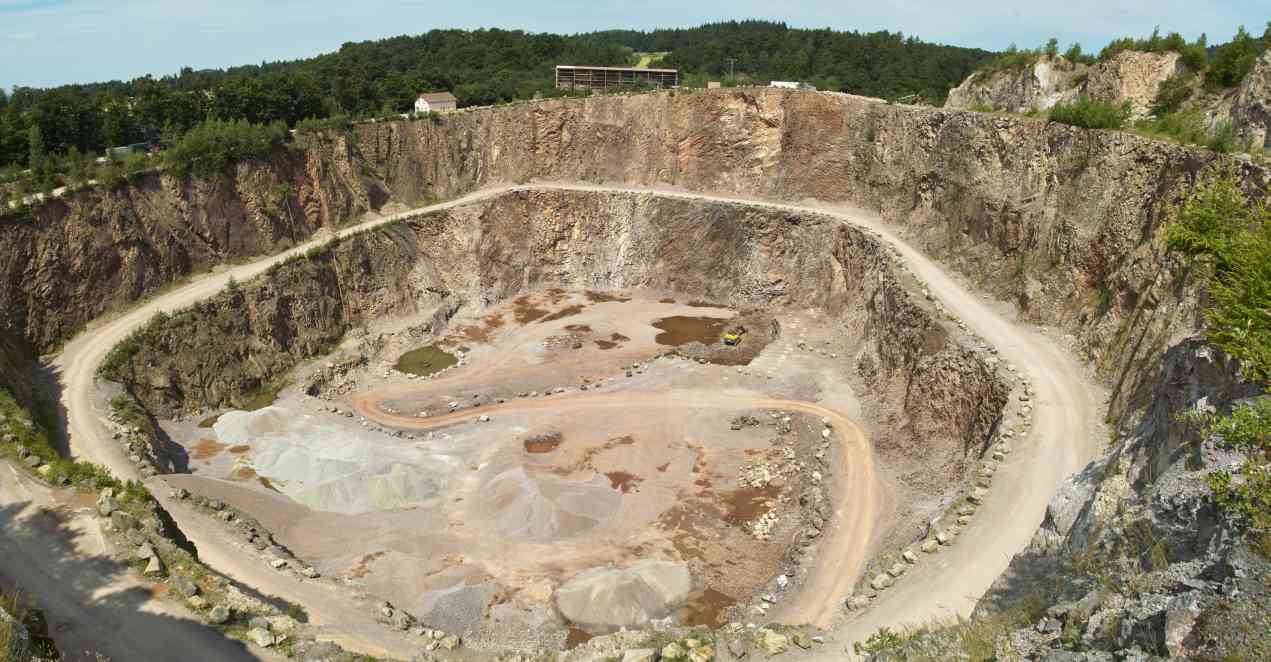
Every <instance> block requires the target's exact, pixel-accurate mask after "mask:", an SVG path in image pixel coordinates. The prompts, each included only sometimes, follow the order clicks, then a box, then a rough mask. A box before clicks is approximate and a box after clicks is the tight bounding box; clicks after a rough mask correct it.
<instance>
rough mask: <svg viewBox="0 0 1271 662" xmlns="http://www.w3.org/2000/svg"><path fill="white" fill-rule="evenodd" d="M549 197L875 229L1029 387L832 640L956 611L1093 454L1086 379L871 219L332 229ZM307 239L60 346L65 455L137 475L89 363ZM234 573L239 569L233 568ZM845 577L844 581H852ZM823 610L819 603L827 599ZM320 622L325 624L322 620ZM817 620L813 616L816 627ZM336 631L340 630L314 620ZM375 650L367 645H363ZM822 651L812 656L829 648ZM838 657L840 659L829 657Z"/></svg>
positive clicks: (815, 208) (847, 214)
mask: <svg viewBox="0 0 1271 662" xmlns="http://www.w3.org/2000/svg"><path fill="white" fill-rule="evenodd" d="M533 189H558V190H580V191H602V192H627V193H642V194H656V195H664V196H670V197H678V198H685V199H696V200H707V201H714V202H724V203H730V202H731V203H743V204H752V205H759V206H763V207H766V208H769V209H777V210H786V211H792V212H803V213H806V212H814V213H821V214H825V215H827V216H829V217H832V218H834V219H837V220H839V221H841V222H844V223H851V224H853V225H857V226H860V227H862V228H865V229H868V230H871V231H873V232H875V233H876V234H877V235H878V236H879V237H881V239H882V240H883V241H885V242H886V243H888V244H891V245H893V246H895V247H896V248H897V249H899V250H900V252H901V254H902V255H903V257H904V259H905V260H907V261H908V262H909V264H910V265H911V267H912V268H913V270H914V272H915V273H916V274H918V275H919V276H920V277H921V278H923V279H924V280H925V281H927V284H928V288H929V290H930V291H931V293H932V294H933V295H934V296H935V297H937V298H938V299H940V300H941V301H942V302H943V303H944V305H945V306H946V307H947V308H948V309H949V310H950V311H951V312H953V313H954V314H955V315H957V316H958V317H960V318H962V319H963V320H965V321H966V323H967V325H968V326H969V327H970V328H971V329H972V330H973V331H975V332H977V333H978V334H979V335H980V336H982V337H983V338H985V339H986V340H987V341H988V342H990V343H992V344H993V345H995V346H996V347H997V349H998V350H999V355H1000V356H1001V357H1002V358H1003V359H1005V360H1007V361H1010V362H1012V363H1014V364H1015V365H1017V366H1020V372H1021V374H1022V375H1023V376H1025V377H1027V378H1028V379H1029V380H1031V381H1032V383H1033V387H1034V389H1035V392H1036V396H1035V398H1034V410H1033V412H1034V429H1033V432H1032V434H1031V435H1030V437H1029V440H1028V442H1026V443H1023V444H1018V446H1019V447H1018V448H1017V451H1016V453H1014V454H1012V455H1011V456H1010V460H1009V461H1008V462H1007V463H1006V464H1005V466H1004V467H1003V468H1002V470H1001V471H1000V472H999V473H998V474H997V478H996V480H995V484H994V487H993V489H992V490H991V492H990V496H989V498H988V500H987V502H986V503H985V504H984V506H983V507H982V508H981V509H980V511H979V514H977V516H976V518H975V520H974V522H973V523H972V524H971V526H969V527H968V528H967V529H966V530H965V531H964V532H963V534H962V535H961V536H960V538H959V542H958V544H957V545H956V546H954V547H953V548H952V549H946V550H943V551H942V552H941V553H940V554H938V555H936V556H935V557H934V558H930V559H924V561H923V563H922V564H921V566H920V567H918V568H915V569H914V570H912V571H911V572H910V573H908V574H907V575H906V576H905V577H904V578H902V579H901V581H899V582H898V583H897V586H896V587H893V588H892V589H891V590H889V591H888V592H887V593H886V594H884V596H883V597H882V598H881V599H880V600H878V604H877V605H876V606H875V607H874V608H873V609H872V610H871V611H870V612H869V613H867V614H866V616H865V617H863V618H859V619H857V620H855V621H853V622H851V623H850V624H848V625H847V626H846V627H844V628H841V629H840V630H839V631H838V632H836V633H835V636H834V639H835V640H840V641H843V642H850V641H852V640H856V639H860V638H863V637H864V636H867V635H868V634H869V633H870V632H871V631H873V630H874V629H876V628H877V627H878V626H879V625H891V626H898V625H901V624H908V623H922V622H927V621H930V620H931V619H934V618H948V617H950V616H953V615H965V614H967V613H969V611H970V609H971V608H972V607H973V606H974V604H975V601H976V600H977V599H978V596H980V595H982V594H983V592H984V591H985V590H986V589H987V588H988V587H989V585H990V584H991V583H992V581H993V579H994V578H995V577H997V575H998V574H1000V573H1001V571H1002V570H1003V569H1005V567H1006V565H1007V563H1008V562H1009V560H1010V558H1011V556H1012V555H1013V554H1015V553H1016V552H1018V551H1020V550H1022V549H1023V548H1024V547H1025V546H1026V545H1027V543H1028V541H1029V539H1030V538H1031V536H1032V534H1033V531H1034V530H1035V529H1036V527H1037V525H1038V524H1039V523H1040V522H1041V519H1042V516H1043V514H1044V512H1045V507H1046V503H1047V501H1048V500H1049V498H1050V496H1051V494H1053V493H1054V491H1055V488H1056V487H1057V486H1058V485H1059V483H1060V481H1061V480H1063V478H1064V477H1065V476H1067V475H1069V474H1071V473H1073V472H1075V471H1076V470H1078V469H1080V468H1081V467H1082V466H1084V465H1085V464H1086V463H1087V462H1088V461H1089V460H1090V459H1092V458H1093V457H1094V455H1095V452H1096V448H1095V444H1094V438H1093V436H1092V435H1091V434H1090V433H1089V432H1090V430H1091V429H1092V428H1093V427H1094V426H1095V425H1096V424H1097V420H1098V416H1097V414H1096V411H1097V406H1096V402H1095V398H1096V397H1097V395H1096V394H1097V393H1099V388H1098V387H1097V386H1096V385H1094V384H1093V382H1091V381H1090V380H1088V379H1087V378H1086V377H1085V373H1084V371H1083V370H1082V368H1081V366H1080V365H1079V364H1078V363H1077V362H1076V361H1075V360H1074V359H1073V358H1071V357H1070V356H1068V355H1067V354H1066V353H1065V352H1064V351H1063V350H1061V349H1060V348H1059V346H1058V345H1057V344H1056V343H1055V342H1054V341H1053V340H1051V339H1050V338H1048V337H1046V336H1044V335H1042V334H1041V333H1038V332H1036V331H1034V330H1031V329H1029V328H1027V327H1025V326H1024V325H1020V324H1016V323H1014V322H1012V321H1011V320H1009V319H1007V317H1006V316H1005V315H1004V314H1001V313H999V312H998V311H997V310H995V309H994V308H993V307H991V306H990V305H988V304H987V303H985V302H982V301H981V300H980V299H979V298H977V297H976V296H975V295H974V294H973V293H972V292H970V291H969V290H968V289H967V288H965V287H963V286H961V285H960V284H959V283H958V282H957V281H956V280H955V279H954V278H952V277H950V276H949V275H948V274H946V273H945V272H944V271H943V270H942V269H941V268H940V267H938V266H937V265H936V264H935V263H934V262H932V261H931V260H928V259H927V258H925V257H924V256H922V255H921V254H920V253H918V252H917V251H916V250H914V249H913V248H911V247H909V246H908V245H907V244H905V243H904V242H903V241H901V240H900V239H898V238H897V237H896V236H895V235H894V234H892V233H891V232H889V231H888V229H887V228H886V227H885V226H884V224H883V223H882V221H881V220H880V219H879V218H878V216H877V215H876V214H873V213H871V212H865V211H860V210H855V209H847V208H844V207H835V206H824V205H808V206H803V205H794V204H779V203H769V202H763V201H757V200H749V199H744V198H738V197H721V196H712V195H704V194H695V193H685V192H680V191H669V190H654V189H646V188H628V187H606V186H591V185H574V184H535V185H527V186H510V187H501V188H491V189H485V190H482V191H478V192H475V193H473V194H470V195H468V196H465V197H463V198H459V199H456V200H453V201H451V202H447V203H443V204H440V205H434V206H432V207H426V208H423V209H419V210H413V211H411V212H406V213H403V214H397V215H394V216H389V217H385V218H381V219H376V220H372V221H368V222H366V223H363V224H361V225H359V226H356V227H351V228H348V229H346V230H344V231H342V232H341V233H339V234H341V235H344V234H348V233H351V232H356V231H359V230H363V229H366V228H369V227H374V226H376V225H382V224H385V223H390V222H393V221H395V220H398V219H401V218H405V217H408V216H411V215H414V214H417V213H421V212H426V211H435V210H439V209H445V208H450V207H456V206H460V205H464V204H467V203H470V202H473V201H476V200H481V199H486V198H491V197H494V196H497V195H501V194H503V193H505V192H507V191H511V190H533ZM329 240H330V237H326V238H320V239H315V240H313V241H310V242H308V243H306V244H303V245H301V246H298V247H297V248H295V249H292V250H290V251H287V252H285V253H283V254H280V255H277V256H274V257H268V258H263V259H261V260H258V261H255V262H252V263H250V264H246V265H241V266H236V267H232V268H228V269H225V270H223V271H220V272H216V273H213V274H208V275H204V276H201V277H197V278H195V279H194V281H193V282H192V283H190V284H189V285H186V286H184V287H180V288H177V289H175V290H172V291H170V292H168V293H166V294H163V295H161V296H157V297H156V298H154V299H153V300H151V301H150V302H148V303H146V304H143V305H141V306H138V307H137V308H135V309H133V310H131V311H129V312H128V313H126V314H123V315H121V316H119V317H117V318H115V319H113V320H110V321H107V322H104V323H102V324H98V325H95V326H94V327H93V328H90V329H88V330H86V331H84V332H83V333H81V334H80V335H79V336H78V337H76V338H75V339H74V340H73V341H71V342H70V343H68V344H67V345H66V347H65V349H64V350H63V352H62V353H61V354H60V355H59V356H58V358H57V359H56V361H55V364H54V365H55V367H56V368H57V369H58V370H59V372H60V377H61V380H62V386H63V388H64V390H63V395H62V404H63V406H64V407H65V411H66V415H67V428H68V431H69V434H70V444H71V451H72V453H73V454H75V455H76V456H78V457H81V458H84V459H88V460H92V461H94V462H98V463H100V464H104V465H106V466H108V467H109V468H110V469H111V470H112V471H114V472H115V473H116V474H117V475H119V476H121V477H134V476H135V474H136V471H135V469H134V468H133V467H132V466H131V465H130V464H129V462H128V461H127V458H126V457H124V453H123V451H122V450H121V449H120V448H119V447H118V446H117V445H115V444H114V443H113V442H112V441H111V438H110V435H109V434H108V433H107V432H106V428H105V425H104V423H103V421H102V418H101V414H104V413H105V412H98V411H97V409H96V402H97V398H98V396H97V391H96V386H95V383H94V380H95V372H96V369H97V366H98V365H99V364H100V363H101V361H102V359H103V358H104V357H105V355H106V353H107V352H108V351H109V350H110V348H111V347H112V346H113V345H114V344H116V343H118V342H119V341H121V340H122V339H123V338H124V337H126V336H127V334H128V333H130V332H131V331H133V330H134V329H137V328H139V327H141V326H142V325H144V324H145V323H146V322H147V321H148V320H149V319H150V318H151V317H152V316H153V315H154V314H155V313H157V312H159V311H172V310H176V309H179V308H184V307H187V306H190V305H192V304H194V303H196V302H198V301H201V300H203V299H206V298H208V297H211V296H212V295H214V294H216V293H217V292H219V291H220V290H221V289H222V288H224V287H225V284H226V283H227V282H228V281H229V279H230V278H235V279H238V280H246V279H248V278H252V277H254V276H257V275H259V274H261V273H263V272H264V271H265V270H266V269H268V268H269V266H270V265H272V264H274V263H278V262H281V261H283V260H285V259H287V258H288V257H291V256H292V255H295V254H297V253H300V252H303V251H305V250H308V249H309V248H311V247H313V246H316V245H319V244H322V243H325V242H326V241H329ZM222 544H227V543H225V542H222V541H220V540H219V539H217V538H216V537H211V538H210V539H209V540H206V541H201V542H200V548H201V549H203V545H207V546H208V547H209V549H205V550H204V553H205V554H206V553H209V552H210V551H211V549H210V548H211V547H215V546H217V545H222ZM216 555H217V556H218V557H220V558H222V559H224V560H225V561H226V565H225V566H218V569H220V570H221V571H223V572H226V573H227V574H229V575H231V576H237V575H238V574H240V573H236V570H241V569H242V568H241V566H242V565H243V564H244V563H252V562H251V561H247V562H244V561H241V560H238V557H237V555H236V554H235V553H234V551H233V549H232V548H226V549H222V550H217V554H216ZM236 566H239V567H236ZM844 581H851V580H850V579H848V580H844ZM268 584H269V585H263V586H259V588H260V589H261V590H263V591H265V592H269V593H275V594H277V595H280V596H283V597H287V596H288V595H291V594H292V593H293V592H292V591H291V589H293V588H294V586H293V585H291V583H290V582H288V581H286V580H283V579H281V578H269V581H268ZM827 602H829V600H827ZM836 609H837V605H832V604H831V605H827V606H826V607H825V609H823V610H821V613H822V614H827V613H833V612H834V610H836ZM324 620H325V619H324ZM817 620H823V616H822V619H817ZM318 625H326V626H330V627H338V626H339V623H322V622H321V621H319V622H318ZM368 643H371V644H374V642H368ZM830 648H838V647H837V646H835V647H826V648H823V649H821V650H823V651H828V650H829V649H830ZM835 655H836V656H837V655H838V653H835Z"/></svg>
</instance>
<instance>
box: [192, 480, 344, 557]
mask: <svg viewBox="0 0 1271 662" xmlns="http://www.w3.org/2000/svg"><path fill="white" fill-rule="evenodd" d="M170 496H171V497H172V498H173V499H176V500H178V501H188V502H189V503H190V505H191V506H193V507H194V509H195V510H197V511H199V512H201V513H203V514H205V515H208V516H210V517H212V518H213V519H215V520H217V521H219V522H222V523H223V524H224V525H225V526H226V528H227V529H229V531H230V532H231V533H233V534H236V535H238V537H240V538H242V539H243V541H244V542H246V543H247V544H249V545H251V546H252V547H253V548H255V549H256V551H258V552H261V553H262V554H264V555H265V557H266V558H267V559H268V560H267V561H266V562H267V563H268V564H269V567H271V568H273V569H274V570H277V571H279V572H287V571H294V573H295V574H296V575H298V576H299V577H301V578H304V579H318V578H320V577H321V576H322V574H321V573H320V572H318V570H317V569H316V568H314V567H313V566H311V565H309V564H307V563H304V562H303V561H301V560H299V559H297V558H296V556H295V554H293V553H292V552H291V550H289V549H287V548H286V547H285V546H284V545H280V544H278V543H277V542H276V541H275V540H274V537H273V534H272V533H270V532H269V530H268V529H266V528H265V527H264V526H263V525H262V524H261V523H260V522H259V521H258V520H256V519H255V518H254V517H252V516H250V515H247V514H246V513H243V512H242V511H240V510H238V509H237V508H233V507H231V506H229V505H228V504H226V503H225V502H224V501H222V500H220V499H217V498H213V497H205V496H202V495H192V494H190V492H189V490H186V489H184V488H178V489H175V490H173V491H172V492H171V493H170Z"/></svg>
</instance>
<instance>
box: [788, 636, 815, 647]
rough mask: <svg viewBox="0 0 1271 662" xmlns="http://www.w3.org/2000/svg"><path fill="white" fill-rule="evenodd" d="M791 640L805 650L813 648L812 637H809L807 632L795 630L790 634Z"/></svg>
mask: <svg viewBox="0 0 1271 662" xmlns="http://www.w3.org/2000/svg"><path fill="white" fill-rule="evenodd" d="M790 641H792V642H794V645H795V646H798V647H799V648H802V649H803V650H807V649H809V648H812V637H809V636H808V635H807V633H805V632H795V633H794V634H792V635H790Z"/></svg>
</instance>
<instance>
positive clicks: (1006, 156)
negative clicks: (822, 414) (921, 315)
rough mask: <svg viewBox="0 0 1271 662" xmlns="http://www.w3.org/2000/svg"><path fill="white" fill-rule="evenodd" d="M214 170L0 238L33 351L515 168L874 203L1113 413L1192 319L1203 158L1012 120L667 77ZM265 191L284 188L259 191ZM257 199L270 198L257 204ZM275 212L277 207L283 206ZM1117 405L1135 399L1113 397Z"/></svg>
mask: <svg viewBox="0 0 1271 662" xmlns="http://www.w3.org/2000/svg"><path fill="white" fill-rule="evenodd" d="M305 150H306V151H303V152H302V153H299V154H292V155H291V156H288V157H287V158H283V159H281V160H280V161H279V162H278V163H276V164H274V165H273V166H262V165H241V166H239V168H238V170H237V175H236V177H235V178H233V179H232V180H217V181H212V182H202V183H199V182H179V181H176V180H173V179H171V178H168V177H166V176H158V175H151V176H150V177H149V178H148V179H144V180H142V181H141V182H139V183H137V184H134V185H131V186H127V187H125V188H123V189H120V190H119V191H116V192H112V193H102V192H95V191H94V192H82V193H79V194H77V195H75V196H72V197H71V198H69V199H67V200H65V201H54V202H50V203H48V204H47V205H46V206H45V207H42V208H41V209H40V210H38V211H37V212H36V218H35V219H34V220H33V221H32V222H31V223H27V224H19V225H13V224H9V225H7V226H6V227H5V232H3V233H0V305H4V306H7V307H8V309H9V310H12V311H14V314H13V315H12V317H11V320H9V323H10V324H11V325H13V326H14V327H15V328H16V329H17V330H18V332H19V333H21V334H22V335H25V336H26V338H27V339H28V340H29V341H30V342H31V344H33V345H34V346H35V347H36V348H37V349H39V350H46V349H48V348H50V347H52V346H54V345H55V344H56V342H57V341H58V340H59V339H62V338H65V337H66V336H67V335H69V334H70V333H72V332H74V331H75V330H77V329H78V328H80V327H82V325H83V324H84V323H85V322H86V321H87V320H88V319H91V318H92V317H94V316H96V315H98V314H100V313H102V312H105V311H108V310H112V309H116V308H118V307H120V306H122V305H125V304H127V303H129V302H131V301H134V300H136V299H137V298H139V297H141V296H144V295H145V293H147V292H152V291H154V290H155V289H157V288H159V287H162V286H164V285H166V284H169V283H171V282H174V281H176V280H178V279H179V278H181V277H182V276H184V275H186V274H188V273H190V272H192V271H198V270H200V269H203V268H207V267H208V266H210V265H211V264H213V263H215V262H217V261H220V260H225V259H235V258H239V257H242V256H244V255H250V254H261V253H267V252H270V251H272V250H276V249H279V248H281V247H283V246H286V245H288V244H290V243H292V242H294V241H297V240H299V239H302V238H304V237H306V236H308V235H309V234H311V233H312V232H314V231H315V230H317V229H318V228H320V227H323V226H325V225H332V224H338V223H340V222H343V221H345V220H348V219H351V218H354V217H356V216H358V215H359V214H361V213H362V212H364V211H366V210H371V209H378V208H380V207H381V206H382V205H383V204H385V203H386V202H397V203H401V204H407V205H410V204H418V203H421V202H425V201H430V200H435V199H438V198H454V197H457V196H460V195H463V194H465V193H468V192H471V191H473V190H476V189H478V188H480V187H483V186H488V185H497V184H509V183H521V182H528V181H531V180H535V179H542V180H568V181H581V182H607V183H613V184H618V185H634V186H652V187H656V186H674V187H680V188H684V189H688V190H693V191H701V192H718V193H721V194H726V195H739V196H754V197H763V198H771V199H784V200H804V199H815V200H822V201H829V202H835V203H845V204H849V205H855V206H859V207H862V208H865V209H867V210H877V211H878V212H880V213H881V214H882V215H883V216H884V217H885V218H886V219H887V220H888V221H891V222H893V223H896V224H898V225H900V226H901V227H902V228H903V230H904V232H905V234H906V235H907V238H908V239H909V240H910V241H912V242H913V243H915V244H916V245H917V246H919V247H920V248H922V249H923V250H924V251H926V252H927V253H928V254H930V255H933V256H935V257H936V258H938V259H940V260H942V261H943V262H944V264H945V265H946V266H948V267H950V268H952V269H954V270H956V271H957V272H959V273H961V274H962V275H964V276H966V277H967V279H968V280H969V281H970V282H971V283H972V284H973V285H975V286H976V287H979V288H981V289H982V290H984V291H986V292H989V293H992V294H993V295H995V296H997V297H1000V298H1003V299H1005V300H1008V301H1012V302H1015V303H1016V304H1017V305H1018V306H1019V308H1020V310H1021V312H1022V314H1023V316H1024V317H1025V318H1026V319H1027V320H1028V321H1030V322H1033V323H1036V324H1040V325H1046V326H1056V327H1061V328H1062V329H1063V330H1064V331H1065V332H1066V333H1068V334H1071V336H1072V337H1073V341H1072V342H1073V345H1074V349H1075V350H1076V351H1077V352H1078V353H1079V354H1081V355H1083V356H1084V357H1086V358H1088V359H1089V360H1090V361H1091V362H1092V363H1093V364H1094V365H1095V366H1096V367H1097V368H1098V370H1099V371H1100V373H1101V375H1102V376H1103V377H1104V378H1105V379H1106V380H1107V381H1108V382H1110V383H1111V384H1112V385H1113V386H1114V388H1115V393H1114V400H1113V406H1114V410H1116V411H1126V410H1129V409H1132V408H1133V406H1141V405H1142V403H1143V402H1144V398H1145V397H1146V395H1147V394H1146V390H1145V389H1146V388H1147V387H1146V382H1145V380H1146V379H1150V369H1149V371H1148V372H1144V366H1147V365H1150V364H1151V361H1152V358H1153V357H1156V356H1159V355H1160V354H1161V353H1163V352H1164V351H1165V349H1166V348H1167V347H1168V346H1169V344H1170V342H1171V341H1174V340H1177V339H1179V338H1181V337H1184V336H1186V335H1187V334H1189V333H1191V332H1192V331H1193V330H1194V329H1195V328H1196V325H1197V322H1198V317H1199V316H1198V313H1197V309H1196V305H1195V301H1196V297H1195V295H1194V293H1193V292H1192V291H1191V289H1190V288H1189V285H1188V281H1187V279H1186V278H1185V272H1184V270H1183V269H1182V267H1181V263H1179V262H1178V261H1176V260H1174V259H1172V258H1171V257H1170V256H1169V255H1167V254H1166V252H1165V250H1164V248H1163V231H1164V228H1165V226H1166V224H1167V223H1168V221H1169V219H1170V215H1171V213H1172V210H1173V209H1174V208H1175V207H1176V205H1177V204H1178V203H1179V202H1180V201H1181V200H1182V199H1183V197H1184V196H1185V195H1186V192H1187V191H1188V190H1189V189H1190V187H1191V186H1192V185H1193V184H1194V183H1195V182H1196V181H1197V179H1198V178H1199V177H1200V176H1201V175H1202V174H1203V173H1204V172H1206V171H1208V170H1211V169H1213V168H1217V167H1224V168H1228V167H1229V168H1234V169H1235V170H1236V171H1237V174H1238V176H1240V177H1241V178H1243V179H1244V181H1245V182H1246V184H1247V187H1248V188H1249V189H1250V190H1254V189H1258V188H1260V187H1265V185H1266V181H1267V173H1266V172H1265V171H1263V170H1261V169H1260V168H1258V167H1256V166H1253V165H1249V164H1246V163H1243V162H1239V161H1237V160H1234V159H1231V158H1229V157H1224V156H1221V155H1218V154H1215V153H1213V152H1210V151H1206V150H1201V149H1196V148H1188V147H1183V146H1179V145H1175V144H1171V143H1166V142H1161V141H1152V140H1147V139H1144V138H1141V137H1138V136H1135V135H1131V134H1127V133H1120V132H1109V131H1089V130H1084V129H1079V128H1074V127H1069V126H1064V125H1058V124H1050V123H1046V122H1042V121H1034V120H1029V119H1025V118H1011V117H1000V116H992V115H985V114H981V113H969V112H960V111H950V110H943V109H934V108H924V107H911V106H900V105H891V104H887V103H885V102H883V101H880V100H876V99H866V98H860V97H852V96H847V95H836V94H823V93H811V92H801V91H790V90H772V89H754V90H746V89H740V90H726V91H715V92H710V93H703V92H687V91H667V92H661V93H656V94H642V95H632V96H597V97H591V98H587V99H561V100H548V101H541V102H534V103H521V104H515V105H510V106H501V107H495V108H485V109H476V110H471V111H463V112H457V113H449V114H444V115H438V116H433V117H431V118H428V119H423V120H416V121H406V120H402V121H391V122H376V123H367V124H359V125H356V126H355V127H354V128H353V129H352V131H351V133H349V134H340V135H333V136H327V137H326V138H324V139H322V140H310V141H306V142H305ZM271 191H289V193H288V195H287V196H283V197H282V198H278V199H276V202H274V203H273V204H269V203H268V200H269V199H270V198H269V195H270V193H271ZM271 210H272V211H271ZM288 210H290V211H288ZM1131 403H1137V404H1136V405H1132V404H1131Z"/></svg>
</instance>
